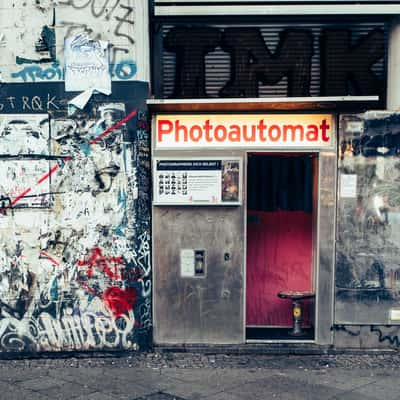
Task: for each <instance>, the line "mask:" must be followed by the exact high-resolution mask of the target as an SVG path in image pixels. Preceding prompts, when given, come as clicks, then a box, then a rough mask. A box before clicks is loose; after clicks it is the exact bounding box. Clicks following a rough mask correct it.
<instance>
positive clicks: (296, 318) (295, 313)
mask: <svg viewBox="0 0 400 400" xmlns="http://www.w3.org/2000/svg"><path fill="white" fill-rule="evenodd" d="M301 306H302V304H301V301H298V300H293V304H292V318H293V329H292V331H291V332H289V334H290V335H291V336H302V335H304V332H303V331H302V329H301V323H302V321H303V309H302V307H301Z"/></svg>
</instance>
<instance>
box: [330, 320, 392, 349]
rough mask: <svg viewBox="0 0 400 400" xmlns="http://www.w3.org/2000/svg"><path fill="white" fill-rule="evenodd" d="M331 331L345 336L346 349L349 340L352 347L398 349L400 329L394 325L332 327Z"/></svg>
mask: <svg viewBox="0 0 400 400" xmlns="http://www.w3.org/2000/svg"><path fill="white" fill-rule="evenodd" d="M332 331H334V332H336V334H338V333H339V334H341V335H344V336H347V337H346V338H345V340H346V344H347V346H348V347H350V346H349V339H350V342H351V343H352V347H364V348H368V347H369V348H378V347H382V346H385V347H386V346H389V347H394V348H399V347H400V327H399V326H396V325H384V326H382V325H369V326H368V325H367V326H362V327H361V326H357V325H355V326H354V325H334V326H333V328H332ZM339 345H340V340H339Z"/></svg>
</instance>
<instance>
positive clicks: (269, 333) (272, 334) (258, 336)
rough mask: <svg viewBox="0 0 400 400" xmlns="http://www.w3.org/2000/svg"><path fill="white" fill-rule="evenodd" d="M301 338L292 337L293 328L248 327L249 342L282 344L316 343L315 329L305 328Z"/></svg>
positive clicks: (247, 337) (247, 336)
mask: <svg viewBox="0 0 400 400" xmlns="http://www.w3.org/2000/svg"><path fill="white" fill-rule="evenodd" d="M302 331H303V334H302V335H301V336H293V335H291V332H292V328H288V327H279V328H278V327H274V328H271V327H247V328H246V339H247V340H262V341H266V340H267V341H272V342H277V341H282V342H285V343H287V342H289V341H290V342H294V343H297V342H305V341H314V328H303V329H302Z"/></svg>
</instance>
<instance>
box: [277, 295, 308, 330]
mask: <svg viewBox="0 0 400 400" xmlns="http://www.w3.org/2000/svg"><path fill="white" fill-rule="evenodd" d="M278 297H279V298H281V299H290V300H292V318H293V328H292V330H291V331H290V332H289V335H290V336H303V335H305V334H306V332H304V331H302V329H301V322H302V321H303V307H302V305H303V303H302V301H303V300H305V299H311V298H314V297H315V293H313V292H300V291H298V292H296V291H286V292H279V293H278Z"/></svg>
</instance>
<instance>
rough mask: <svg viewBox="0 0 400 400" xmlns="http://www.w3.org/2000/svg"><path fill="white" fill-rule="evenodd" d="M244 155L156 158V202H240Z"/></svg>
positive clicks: (196, 203) (222, 203) (214, 203)
mask: <svg viewBox="0 0 400 400" xmlns="http://www.w3.org/2000/svg"><path fill="white" fill-rule="evenodd" d="M241 164H242V161H241V159H240V158H218V159H217V158H214V159H212V158H203V159H188V158H187V159H160V158H159V159H156V160H155V162H154V204H156V205H157V204H158V205H162V204H177V205H178V204H180V205H238V204H240V202H241V196H240V193H241V190H240V187H241Z"/></svg>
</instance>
